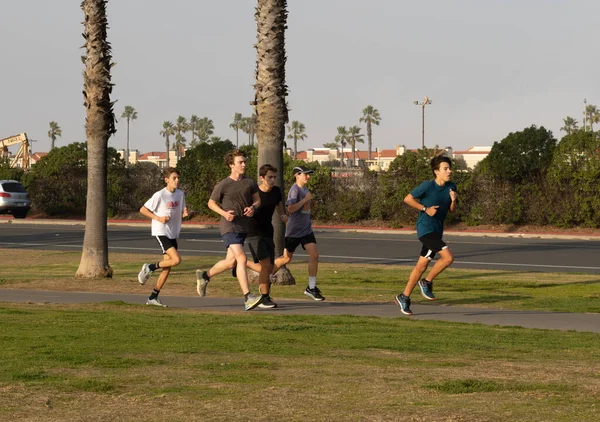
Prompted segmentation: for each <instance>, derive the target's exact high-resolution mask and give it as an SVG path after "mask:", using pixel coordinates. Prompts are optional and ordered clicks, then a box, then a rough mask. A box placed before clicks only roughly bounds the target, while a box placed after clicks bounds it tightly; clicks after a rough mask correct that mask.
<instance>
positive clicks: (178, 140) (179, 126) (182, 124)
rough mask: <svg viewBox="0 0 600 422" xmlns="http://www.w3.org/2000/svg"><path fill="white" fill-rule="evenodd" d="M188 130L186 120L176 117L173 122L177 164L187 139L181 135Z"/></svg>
mask: <svg viewBox="0 0 600 422" xmlns="http://www.w3.org/2000/svg"><path fill="white" fill-rule="evenodd" d="M188 130H190V128H189V125H188V122H187V119H186V118H185V117H183V116H179V117H177V120H175V132H177V134H176V135H175V155H176V156H177V162H179V159H180V158H181V151H182V150H183V148H185V143H186V141H187V139H185V136H183V135H182V134H183V133H185V132H187V131H188Z"/></svg>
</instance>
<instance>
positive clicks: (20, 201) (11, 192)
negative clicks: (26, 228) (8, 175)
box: [0, 180, 31, 218]
mask: <svg viewBox="0 0 600 422" xmlns="http://www.w3.org/2000/svg"><path fill="white" fill-rule="evenodd" d="M30 209H31V200H30V199H29V195H28V194H27V191H26V190H25V188H24V187H23V185H22V184H20V183H19V182H17V181H16V180H0V214H12V215H14V217H15V218H25V217H26V216H27V213H28V212H29V210H30Z"/></svg>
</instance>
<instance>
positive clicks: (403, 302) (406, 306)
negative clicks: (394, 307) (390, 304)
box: [394, 293, 413, 315]
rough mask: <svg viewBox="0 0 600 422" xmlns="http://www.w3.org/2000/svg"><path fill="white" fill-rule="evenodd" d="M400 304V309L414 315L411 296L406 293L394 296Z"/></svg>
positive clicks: (404, 312) (406, 313)
mask: <svg viewBox="0 0 600 422" xmlns="http://www.w3.org/2000/svg"><path fill="white" fill-rule="evenodd" d="M394 300H395V301H396V303H397V304H398V306H400V311H402V313H403V314H405V315H412V314H413V313H412V311H411V310H410V297H407V296H404V293H400V294H399V295H398V296H396V297H395V298H394Z"/></svg>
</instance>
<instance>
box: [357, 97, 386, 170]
mask: <svg viewBox="0 0 600 422" xmlns="http://www.w3.org/2000/svg"><path fill="white" fill-rule="evenodd" d="M362 112H363V115H362V117H361V118H360V119H359V120H358V121H359V122H360V123H366V124H367V139H368V141H369V143H368V149H369V154H368V157H369V158H368V159H369V160H370V159H371V149H372V148H373V142H372V141H371V137H372V130H371V125H372V124H375V125H377V126H379V122H380V121H381V116H380V115H379V110H377V109H376V108H373V106H372V105H368V106H366V107H365V108H364V109H363V111H362Z"/></svg>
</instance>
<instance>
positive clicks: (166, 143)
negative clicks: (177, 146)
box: [165, 135, 171, 168]
mask: <svg viewBox="0 0 600 422" xmlns="http://www.w3.org/2000/svg"><path fill="white" fill-rule="evenodd" d="M165 139H166V141H165V145H166V147H167V164H166V167H165V168H169V147H170V146H171V144H170V143H169V135H166V136H165Z"/></svg>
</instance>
